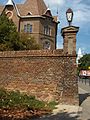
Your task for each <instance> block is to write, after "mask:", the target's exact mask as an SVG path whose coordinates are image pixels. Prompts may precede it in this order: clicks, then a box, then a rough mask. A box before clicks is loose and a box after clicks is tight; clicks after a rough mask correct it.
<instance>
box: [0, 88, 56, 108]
mask: <svg viewBox="0 0 90 120" xmlns="http://www.w3.org/2000/svg"><path fill="white" fill-rule="evenodd" d="M55 105H56V102H54V101H53V102H50V103H45V102H43V101H39V100H37V99H36V98H35V96H28V95H26V94H21V93H20V92H19V91H11V92H7V91H6V90H4V89H0V108H8V109H11V108H18V109H21V108H22V109H28V110H52V109H54V108H55Z"/></svg>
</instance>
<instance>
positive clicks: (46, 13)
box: [44, 8, 52, 17]
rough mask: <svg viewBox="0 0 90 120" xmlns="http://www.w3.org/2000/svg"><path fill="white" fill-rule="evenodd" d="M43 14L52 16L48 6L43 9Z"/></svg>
mask: <svg viewBox="0 0 90 120" xmlns="http://www.w3.org/2000/svg"><path fill="white" fill-rule="evenodd" d="M44 15H46V16H49V17H52V13H51V10H50V9H49V8H47V10H46V11H45V13H44Z"/></svg>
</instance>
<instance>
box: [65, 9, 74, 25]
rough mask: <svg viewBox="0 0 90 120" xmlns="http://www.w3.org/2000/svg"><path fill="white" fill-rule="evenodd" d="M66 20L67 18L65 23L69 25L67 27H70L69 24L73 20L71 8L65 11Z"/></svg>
mask: <svg viewBox="0 0 90 120" xmlns="http://www.w3.org/2000/svg"><path fill="white" fill-rule="evenodd" d="M66 18H67V21H68V23H69V26H70V25H71V22H72V20H73V11H72V9H71V8H69V9H68V10H67V11H66Z"/></svg>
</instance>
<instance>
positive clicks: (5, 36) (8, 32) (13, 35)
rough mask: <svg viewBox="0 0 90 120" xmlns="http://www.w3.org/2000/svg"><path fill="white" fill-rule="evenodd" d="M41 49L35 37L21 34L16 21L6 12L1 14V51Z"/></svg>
mask: <svg viewBox="0 0 90 120" xmlns="http://www.w3.org/2000/svg"><path fill="white" fill-rule="evenodd" d="M31 49H41V47H40V45H38V44H37V43H36V42H35V40H34V38H33V37H31V36H30V35H27V34H20V33H18V32H17V28H16V26H15V24H14V22H13V21H12V20H11V19H10V20H9V19H8V18H7V16H6V15H5V14H3V15H1V16H0V51H8V50H31Z"/></svg>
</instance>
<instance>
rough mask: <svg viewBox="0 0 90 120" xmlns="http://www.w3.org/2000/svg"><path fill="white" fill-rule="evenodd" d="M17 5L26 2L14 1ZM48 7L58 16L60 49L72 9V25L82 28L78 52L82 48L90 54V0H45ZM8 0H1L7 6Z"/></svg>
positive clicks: (78, 38) (78, 40)
mask: <svg viewBox="0 0 90 120" xmlns="http://www.w3.org/2000/svg"><path fill="white" fill-rule="evenodd" d="M14 1H15V2H16V3H20V2H23V1H25V0H14ZM44 1H45V3H46V5H47V6H49V8H50V9H51V10H52V14H53V15H57V9H58V16H59V21H60V24H59V26H58V44H57V47H58V48H62V43H63V39H62V37H61V35H60V31H61V28H63V27H65V26H68V23H67V20H66V10H67V9H68V8H71V9H72V10H73V12H74V18H73V23H72V25H75V26H78V27H80V30H79V32H78V34H77V50H78V48H81V49H82V51H83V52H84V53H90V0H44ZM6 2H7V0H0V3H1V4H2V3H3V4H5V3H6Z"/></svg>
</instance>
